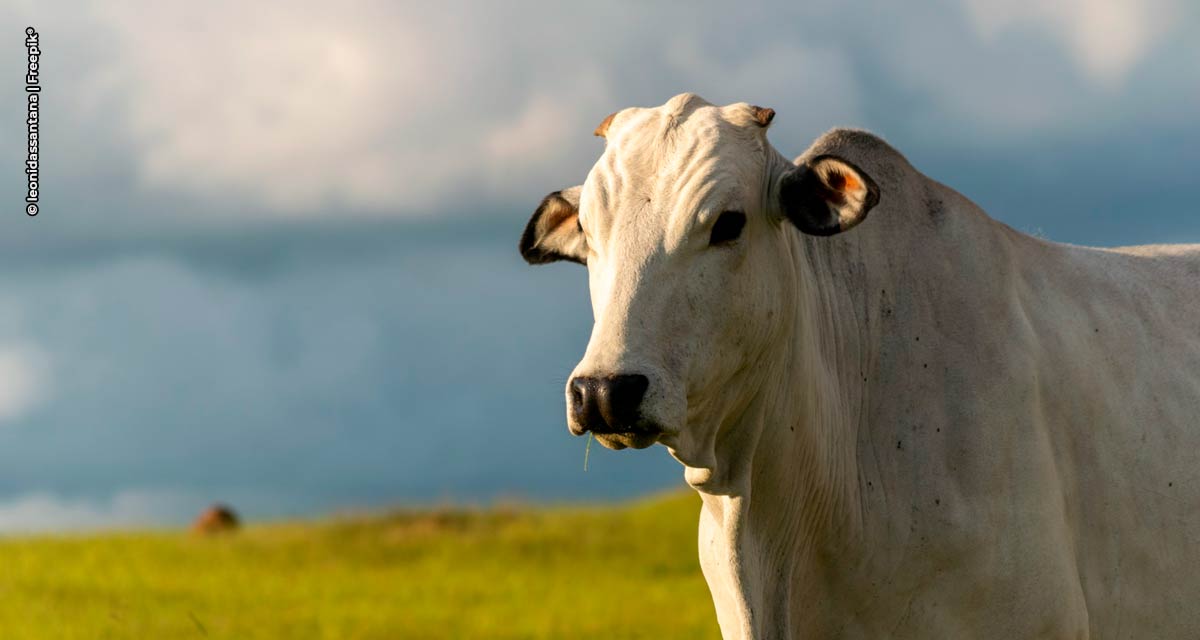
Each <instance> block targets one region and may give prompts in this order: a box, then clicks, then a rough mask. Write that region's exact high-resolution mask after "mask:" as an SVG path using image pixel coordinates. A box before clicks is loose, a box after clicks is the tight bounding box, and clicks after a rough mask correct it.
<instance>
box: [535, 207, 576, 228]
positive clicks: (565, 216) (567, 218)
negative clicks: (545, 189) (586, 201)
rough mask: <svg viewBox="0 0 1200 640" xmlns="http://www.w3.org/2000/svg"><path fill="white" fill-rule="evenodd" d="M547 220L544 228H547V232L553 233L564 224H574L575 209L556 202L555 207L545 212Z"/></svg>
mask: <svg viewBox="0 0 1200 640" xmlns="http://www.w3.org/2000/svg"><path fill="white" fill-rule="evenodd" d="M545 220H546V221H545V223H544V224H545V227H543V228H544V229H546V233H547V234H549V233H553V232H555V231H558V230H559V229H560V228H561V227H563V226H564V225H568V224H574V221H575V210H574V209H572V208H571V207H566V206H563V205H561V204H558V203H555V205H554V208H553V209H551V210H550V211H547V212H546V213H545Z"/></svg>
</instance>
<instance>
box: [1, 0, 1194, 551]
mask: <svg viewBox="0 0 1200 640" xmlns="http://www.w3.org/2000/svg"><path fill="white" fill-rule="evenodd" d="M801 5H803V6H801ZM0 24H4V25H5V28H4V29H3V34H0V35H3V37H2V38H0V78H4V79H6V80H4V81H3V82H0V122H2V123H3V124H2V126H0V149H3V150H4V152H3V153H0V196H2V197H0V203H6V204H3V205H2V206H0V532H5V531H43V530H66V529H79V528H95V527H115V526H132V525H167V524H177V523H183V522H186V521H187V520H188V519H190V517H192V516H193V515H195V514H196V513H197V512H198V511H199V510H200V509H201V508H202V507H203V506H205V505H207V504H208V503H210V502H212V501H214V500H221V501H225V502H228V503H230V504H233V505H235V506H236V507H237V508H238V509H239V510H240V511H241V512H243V514H244V515H245V516H247V517H248V518H250V519H252V520H253V519H266V518H278V517H286V516H313V515H320V514H324V513H329V512H331V511H338V510H342V509H347V508H356V507H377V506H382V505H394V504H429V503H440V502H445V501H452V502H469V503H488V502H490V501H494V500H497V499H509V498H518V499H527V500H537V501H541V500H553V501H557V500H584V499H600V498H603V499H616V498H622V497H626V496H630V495H635V494H640V493H645V492H650V491H655V490H659V489H662V488H665V487H674V486H680V485H681V484H682V481H681V476H682V473H681V469H680V467H679V465H678V464H677V463H675V462H674V461H673V460H671V459H670V458H669V456H668V455H667V454H666V452H665V450H663V449H662V448H661V447H656V448H654V449H651V450H647V451H640V452H621V453H615V452H610V451H607V450H604V449H601V448H600V447H598V446H595V447H592V450H591V459H590V461H589V465H588V466H589V468H588V470H587V472H584V470H583V458H584V445H585V443H584V440H583V439H579V438H572V437H570V436H569V435H568V434H567V431H566V428H565V425H564V418H563V413H564V409H563V399H562V385H563V383H564V381H565V377H566V375H567V374H568V373H569V371H570V370H571V368H572V366H573V365H574V364H575V362H576V360H577V358H578V357H579V356H580V355H581V354H582V352H583V349H584V346H585V344H586V340H587V336H588V332H589V329H590V324H591V313H590V307H589V303H588V295H587V281H586V273H585V270H584V269H582V268H580V267H577V266H574V265H566V264H564V265H554V266H548V267H540V268H531V267H527V266H525V265H524V263H523V262H522V261H521V260H520V258H519V256H518V255H517V251H516V242H517V238H518V235H519V234H520V232H521V229H522V227H523V225H524V223H525V221H526V219H527V217H528V215H529V214H530V213H531V212H532V210H533V208H534V206H536V204H537V202H538V201H539V200H540V198H541V197H542V196H543V195H544V194H545V193H547V192H549V191H553V190H556V189H559V188H562V187H566V186H570V185H574V184H578V183H580V182H582V180H583V179H584V177H585V176H586V174H587V172H588V170H589V168H590V166H591V164H592V163H593V162H594V161H595V159H596V158H597V157H598V156H599V154H600V152H601V150H602V144H603V143H602V141H601V140H599V139H596V138H593V137H592V135H591V132H592V129H593V128H594V127H595V126H596V124H597V123H599V122H600V120H601V119H603V118H604V117H605V116H606V115H608V114H609V113H610V112H612V111H615V110H617V109H619V108H623V107H627V106H635V105H639V106H652V105H658V104H661V103H662V102H664V101H665V100H666V99H668V98H669V97H671V96H672V95H674V94H676V93H679V92H683V91H694V92H697V93H699V94H701V95H702V96H704V97H705V98H707V99H708V100H710V101H712V102H714V103H719V104H723V103H729V102H739V101H747V102H752V103H754V104H759V105H763V106H769V107H772V108H774V109H775V110H776V111H777V112H778V114H779V115H778V117H777V118H776V120H775V124H774V125H773V126H772V129H771V134H770V138H771V140H772V142H773V143H774V144H775V146H776V147H777V148H778V149H779V150H780V151H782V152H783V153H784V154H786V155H789V156H795V155H798V154H799V153H801V152H802V151H803V150H804V149H805V147H806V146H807V145H808V144H809V142H810V141H811V140H812V139H813V138H814V137H815V136H817V135H819V134H820V133H821V132H822V131H824V130H826V129H828V128H830V127H833V126H838V125H850V126H858V127H866V128H869V129H871V130H873V131H875V132H877V133H879V134H881V135H883V136H884V137H885V138H887V139H888V140H889V141H891V142H892V143H893V144H894V145H895V146H896V147H898V148H899V149H900V150H901V151H902V152H904V153H905V154H906V155H907V156H908V157H909V159H910V160H911V161H912V162H913V163H914V164H915V165H916V166H917V167H918V168H919V169H921V170H923V171H924V172H925V173H927V174H928V175H930V176H932V177H934V178H936V179H938V180H939V181H942V182H944V183H946V184H949V185H951V186H953V187H954V188H956V189H958V190H959V191H961V192H963V193H965V194H966V195H968V196H969V197H971V198H972V199H974V200H975V201H976V202H978V203H979V204H981V205H982V206H983V207H984V208H985V209H986V210H987V211H988V212H989V213H991V215H992V216H994V217H996V218H998V219H999V220H1002V221H1004V222H1006V223H1008V224H1010V225H1013V226H1014V227H1016V228H1018V229H1021V230H1023V231H1026V232H1029V233H1034V234H1037V235H1041V236H1043V237H1046V238H1049V239H1052V240H1057V241H1064V242H1071V243H1080V244H1097V245H1122V244H1136V243H1153V242H1197V241H1200V216H1198V215H1197V213H1198V212H1200V209H1198V208H1197V205H1196V203H1195V191H1196V177H1195V176H1196V170H1197V167H1200V120H1198V119H1197V115H1196V114H1197V113H1200V72H1198V71H1197V69H1198V68H1200V38H1197V31H1198V28H1200V9H1198V5H1197V4H1196V3H1193V2H1186V1H1185V0H1178V1H1172V0H1140V1H1137V2H1134V1H1132V0H1064V1H1062V2H1056V3H1043V2H1036V1H1033V0H1017V1H999V0H995V1H993V0H961V1H946V2H928V3H921V4H920V5H918V4H916V3H903V4H901V3H887V2H812V3H796V2H768V3H762V4H759V5H757V6H752V7H751V6H746V5H745V4H742V3H736V4H735V3H726V2H722V3H718V2H707V3H706V2H695V3H686V4H684V3H633V2H603V3H587V4H570V5H569V4H565V3H552V2H544V3H542V2H505V3H495V2H483V1H478V2H455V1H448V2H437V3H428V2H422V3H384V2H361V1H355V0H351V1H349V2H340V3H311V2H290V3H280V4H273V5H266V4H264V5H257V4H256V5H253V6H248V5H246V4H245V3H240V2H229V1H220V0H219V1H217V2H207V3H191V4H175V3H142V4H134V3H55V4H53V5H51V4H49V3H39V2H33V1H25V2H13V1H11V0H9V1H6V2H3V3H0ZM25 26H33V27H34V28H36V29H37V30H38V31H39V32H40V34H41V48H42V51H43V57H42V67H41V73H42V84H43V85H44V90H43V93H42V115H41V118H42V120H41V127H42V133H41V136H42V168H41V178H42V180H41V184H42V190H43V199H42V206H41V214H40V215H39V216H37V217H36V218H33V219H29V218H26V216H25V214H24V211H23V205H22V201H23V189H24V174H23V161H24V150H23V143H24V135H25V132H24V124H23V123H24V120H25V114H24V108H25V99H24V95H23V85H22V82H21V78H22V77H23V75H24V67H25V59H24V49H23V38H24V36H23V30H24V27H25Z"/></svg>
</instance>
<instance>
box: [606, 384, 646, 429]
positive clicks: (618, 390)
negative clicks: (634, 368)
mask: <svg viewBox="0 0 1200 640" xmlns="http://www.w3.org/2000/svg"><path fill="white" fill-rule="evenodd" d="M597 387H598V388H597V395H598V396H599V397H598V398H597V400H598V401H599V405H600V414H601V415H602V416H603V417H604V421H605V422H607V423H608V424H609V425H611V426H612V427H613V428H614V429H617V430H620V431H625V430H629V429H632V428H633V426H634V425H635V424H636V423H637V422H638V421H639V420H640V418H641V406H642V400H643V399H644V398H645V396H646V390H647V389H649V388H650V379H649V378H647V377H646V376H644V375H641V374H639V373H635V374H620V375H615V376H610V377H608V378H605V379H604V380H602V381H600V384H599V385H597Z"/></svg>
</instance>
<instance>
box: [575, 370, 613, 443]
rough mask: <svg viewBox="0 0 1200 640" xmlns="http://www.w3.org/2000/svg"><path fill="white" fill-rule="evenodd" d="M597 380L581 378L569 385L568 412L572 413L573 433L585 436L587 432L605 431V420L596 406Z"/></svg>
mask: <svg viewBox="0 0 1200 640" xmlns="http://www.w3.org/2000/svg"><path fill="white" fill-rule="evenodd" d="M596 383H597V381H596V379H595V378H589V377H586V376H579V377H576V378H572V379H571V384H569V385H567V387H568V389H569V393H570V396H571V401H570V403H569V406H568V410H569V411H570V412H571V421H570V422H571V424H570V428H571V433H574V434H575V435H577V436H578V435H583V434H584V433H586V432H587V431H595V430H597V429H600V430H603V423H604V419H603V418H602V417H600V408H599V406H598V405H597V404H596Z"/></svg>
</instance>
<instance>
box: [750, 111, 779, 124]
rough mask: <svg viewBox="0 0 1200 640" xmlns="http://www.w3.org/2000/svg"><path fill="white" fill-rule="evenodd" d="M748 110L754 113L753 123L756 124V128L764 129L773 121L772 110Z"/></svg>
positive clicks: (773, 114) (773, 112)
mask: <svg viewBox="0 0 1200 640" xmlns="http://www.w3.org/2000/svg"><path fill="white" fill-rule="evenodd" d="M750 110H751V111H753V112H754V121H755V122H757V123H758V126H760V127H765V126H767V125H769V124H771V121H772V120H774V119H775V110H774V109H768V108H766V107H756V106H752V107H750Z"/></svg>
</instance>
